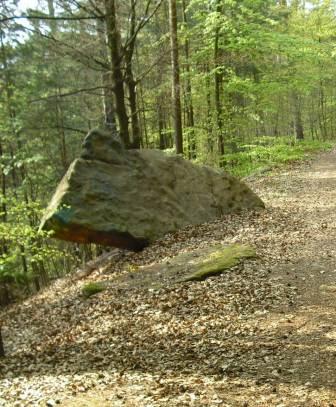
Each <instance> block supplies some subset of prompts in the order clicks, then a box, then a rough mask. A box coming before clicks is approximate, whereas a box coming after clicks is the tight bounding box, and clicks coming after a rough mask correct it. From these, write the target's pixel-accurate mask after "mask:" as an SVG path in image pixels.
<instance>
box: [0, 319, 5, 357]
mask: <svg viewBox="0 0 336 407" xmlns="http://www.w3.org/2000/svg"><path fill="white" fill-rule="evenodd" d="M4 356H5V347H4V344H3V339H2V325H1V323H0V358H3V357H4Z"/></svg>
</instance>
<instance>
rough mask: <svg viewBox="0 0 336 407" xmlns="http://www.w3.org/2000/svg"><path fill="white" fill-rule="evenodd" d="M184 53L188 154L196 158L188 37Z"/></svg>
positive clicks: (184, 10)
mask: <svg viewBox="0 0 336 407" xmlns="http://www.w3.org/2000/svg"><path fill="white" fill-rule="evenodd" d="M182 7H183V23H184V24H187V23H188V21H187V13H186V2H185V0H182ZM184 53H185V61H186V63H185V66H186V73H187V78H186V90H185V99H186V101H185V102H186V103H185V107H186V111H187V126H188V127H189V129H188V134H189V143H188V144H189V145H188V156H189V159H195V158H196V140H195V129H194V126H195V122H194V106H193V100H192V88H191V80H190V64H189V40H188V38H186V39H185V42H184Z"/></svg>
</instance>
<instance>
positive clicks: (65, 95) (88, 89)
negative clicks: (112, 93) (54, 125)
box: [29, 86, 111, 103]
mask: <svg viewBox="0 0 336 407" xmlns="http://www.w3.org/2000/svg"><path fill="white" fill-rule="evenodd" d="M98 89H111V87H109V86H95V87H93V88H84V89H77V90H73V91H71V92H67V93H60V94H57V95H50V96H46V97H43V98H39V99H33V100H30V101H29V103H36V102H45V101H48V100H52V99H58V98H63V97H67V96H73V95H78V94H80V93H85V92H90V91H93V90H98Z"/></svg>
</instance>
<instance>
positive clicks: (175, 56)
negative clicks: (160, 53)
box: [169, 0, 183, 154]
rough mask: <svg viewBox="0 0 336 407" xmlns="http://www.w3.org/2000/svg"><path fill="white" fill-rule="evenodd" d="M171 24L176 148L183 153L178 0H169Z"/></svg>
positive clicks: (178, 152)
mask: <svg viewBox="0 0 336 407" xmlns="http://www.w3.org/2000/svg"><path fill="white" fill-rule="evenodd" d="M169 26H170V46H171V66H172V74H173V76H172V99H173V117H174V132H175V149H176V153H177V154H183V132H182V110H181V91H180V66H179V52H178V39H177V15H176V0H169Z"/></svg>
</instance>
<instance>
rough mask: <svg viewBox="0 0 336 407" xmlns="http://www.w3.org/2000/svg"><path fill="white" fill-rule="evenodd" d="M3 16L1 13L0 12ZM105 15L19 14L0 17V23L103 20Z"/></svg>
mask: <svg viewBox="0 0 336 407" xmlns="http://www.w3.org/2000/svg"><path fill="white" fill-rule="evenodd" d="M2 16H3V14H2ZM104 18H105V16H91V17H90V16H85V17H69V16H64V17H61V16H57V17H52V16H46V15H40V16H37V15H35V16H34V15H21V16H10V17H1V19H0V24H1V23H6V22H7V21H13V20H22V19H26V20H56V21H59V20H61V21H81V20H97V19H98V20H103V19H104Z"/></svg>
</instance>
